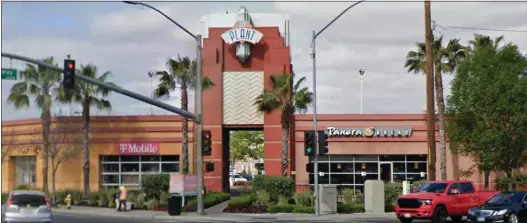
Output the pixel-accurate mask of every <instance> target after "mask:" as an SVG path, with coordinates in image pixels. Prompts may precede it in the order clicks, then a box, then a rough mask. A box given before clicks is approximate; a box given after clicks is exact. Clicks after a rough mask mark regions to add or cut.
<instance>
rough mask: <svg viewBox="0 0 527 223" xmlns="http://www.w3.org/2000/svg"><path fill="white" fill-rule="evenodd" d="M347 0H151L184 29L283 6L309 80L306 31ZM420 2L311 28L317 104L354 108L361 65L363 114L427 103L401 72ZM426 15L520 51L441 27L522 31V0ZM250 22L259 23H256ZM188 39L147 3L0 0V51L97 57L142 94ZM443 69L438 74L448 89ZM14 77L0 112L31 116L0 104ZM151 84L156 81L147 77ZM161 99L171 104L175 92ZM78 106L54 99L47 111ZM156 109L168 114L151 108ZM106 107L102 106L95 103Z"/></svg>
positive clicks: (358, 12)
mask: <svg viewBox="0 0 527 223" xmlns="http://www.w3.org/2000/svg"><path fill="white" fill-rule="evenodd" d="M350 4H351V3H343V2H340V3H335V2H316V3H315V2H268V3H262V2H258V3H256V2H229V3H221V2H213V3H211V2H206V3H205V2H202V3H200V2H194V3H183V2H152V3H151V5H152V6H154V7H157V8H158V9H160V10H162V11H163V12H165V13H166V14H168V15H169V16H171V17H172V18H173V19H175V20H176V21H178V22H180V23H181V24H183V25H184V26H185V27H187V28H188V29H189V30H191V31H192V32H196V33H197V32H199V31H200V30H202V29H203V28H202V26H201V24H200V23H199V19H200V17H201V16H202V15H204V14H206V13H225V12H226V11H229V12H236V11H237V9H238V8H239V7H240V6H246V7H247V9H248V10H249V12H255V13H256V12H258V13H266V12H267V13H274V12H283V13H287V14H289V15H290V16H291V45H292V55H293V65H294V68H295V72H296V74H297V75H298V76H307V77H308V79H307V80H308V81H307V83H306V84H307V85H308V86H310V87H311V86H312V76H311V75H312V74H311V60H310V57H309V46H310V36H311V32H312V30H319V29H321V28H322V27H323V26H324V25H325V24H327V23H328V22H329V21H330V20H331V19H332V18H333V17H334V16H336V15H337V14H338V13H340V11H341V10H342V9H344V8H345V7H346V6H348V5H350ZM423 14H424V12H423V3H422V2H396V1H393V2H390V1H384V2H373V1H370V2H364V3H362V4H359V5H358V6H356V7H355V8H353V9H351V10H350V11H349V12H348V13H347V14H345V15H344V16H342V17H341V19H339V20H338V21H337V22H335V23H334V24H333V25H332V26H331V27H330V28H329V29H327V30H326V31H325V32H324V33H323V34H321V35H320V36H319V39H318V42H317V67H318V69H317V75H318V78H317V91H318V97H317V99H318V111H319V113H359V112H360V99H359V98H360V97H359V95H360V87H359V86H360V81H359V73H358V70H359V69H364V70H366V73H365V80H364V91H363V92H364V112H365V113H418V112H422V111H423V110H424V108H425V97H424V96H425V79H424V77H423V76H422V75H413V74H408V73H407V72H406V69H405V68H404V67H403V64H404V58H405V56H406V53H407V52H408V51H409V50H413V49H414V48H415V46H414V44H415V42H418V41H423V39H424V21H423V17H424V16H423ZM432 19H433V20H434V21H436V24H437V25H438V26H437V27H436V29H435V35H444V36H445V39H450V38H460V39H462V42H463V43H466V42H467V41H468V40H469V39H471V38H472V36H473V33H474V32H477V33H480V34H486V35H491V36H499V35H504V36H505V39H506V41H510V42H513V43H515V44H517V45H519V46H520V48H521V49H522V51H523V52H525V53H527V32H499V31H474V30H467V29H456V28H449V27H474V28H490V29H506V30H527V2H481V1H480V2H459V3H456V2H437V3H433V4H432ZM255 25H256V26H258V24H255ZM192 41H193V40H192V39H191V38H189V37H188V36H186V34H185V33H183V32H182V31H181V30H179V29H178V28H177V27H176V26H174V25H173V24H171V23H170V22H169V21H168V20H166V19H165V18H163V17H162V16H160V15H159V14H156V13H155V12H154V11H152V10H149V9H147V8H142V7H137V6H133V5H128V4H124V3H121V2H2V52H10V53H16V54H22V55H25V56H29V57H33V58H43V57H47V56H53V57H55V58H56V59H57V60H58V61H59V63H62V62H61V61H62V59H63V58H64V57H65V56H66V55H67V54H70V55H71V56H72V58H74V59H76V60H77V63H81V64H87V63H93V64H96V65H97V66H98V68H99V70H100V71H111V72H112V73H113V76H112V78H111V81H113V82H115V83H117V84H119V85H120V86H122V87H124V88H127V89H130V90H133V91H135V92H138V93H141V94H143V95H149V94H150V93H149V92H151V91H150V79H149V77H148V75H147V73H148V71H152V70H160V69H163V68H164V62H165V60H166V59H167V58H168V57H169V56H176V55H177V54H178V53H179V54H180V55H183V56H189V57H194V56H195V52H194V45H193V42H192ZM10 66H12V67H14V68H17V69H22V68H23V67H24V64H23V63H21V62H18V61H12V62H10V61H9V60H7V59H4V58H2V67H3V68H7V67H10ZM450 80H451V77H445V81H444V83H445V87H446V88H447V90H446V91H445V92H446V93H447V92H448V89H449V86H448V85H449V82H450ZM13 84H14V81H5V80H2V91H1V92H2V120H13V119H23V118H36V117H39V111H38V110H37V109H36V108H35V107H32V108H30V109H23V110H19V111H16V110H15V109H14V107H13V106H12V105H9V104H7V97H8V94H9V90H10V88H11V86H12V85H13ZM153 84H154V86H155V84H156V81H155V80H154V81H153ZM174 95H175V96H173V97H171V98H170V99H169V100H167V102H168V103H170V104H172V105H175V106H178V107H179V97H178V96H177V95H178V94H174ZM109 99H110V100H111V102H112V104H113V110H112V111H111V112H110V114H112V115H146V114H149V113H150V108H149V105H145V104H143V103H141V102H138V101H135V100H134V99H130V98H127V97H125V96H122V95H119V94H115V93H114V94H112V95H111V96H110V98H109ZM60 109H62V110H64V111H66V112H67V111H68V110H73V111H80V109H78V108H77V107H76V106H72V107H71V109H70V106H62V107H61V108H59V106H56V108H55V109H54V112H55V113H56V112H58V111H59V110H60ZM153 113H154V114H169V113H168V112H166V111H163V110H161V109H156V108H154V109H153ZM94 114H100V115H106V114H108V113H107V112H94Z"/></svg>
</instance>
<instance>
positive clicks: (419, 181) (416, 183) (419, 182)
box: [410, 180, 426, 190]
mask: <svg viewBox="0 0 527 223" xmlns="http://www.w3.org/2000/svg"><path fill="white" fill-rule="evenodd" d="M424 183H426V180H418V181H413V182H412V183H411V185H410V190H413V189H417V188H418V187H419V186H421V184H424Z"/></svg>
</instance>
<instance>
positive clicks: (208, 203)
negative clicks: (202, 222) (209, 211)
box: [183, 192, 231, 212]
mask: <svg viewBox="0 0 527 223" xmlns="http://www.w3.org/2000/svg"><path fill="white" fill-rule="evenodd" d="M229 199H231V196H230V195H229V194H228V193H223V192H209V193H207V194H206V195H205V196H204V197H203V206H204V208H210V207H212V206H214V205H217V204H220V203H221V202H224V201H228V200H229ZM197 205H198V202H197V201H196V200H190V201H189V202H188V203H187V205H186V206H185V207H184V208H183V211H185V212H194V211H196V210H197Z"/></svg>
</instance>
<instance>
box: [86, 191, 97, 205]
mask: <svg viewBox="0 0 527 223" xmlns="http://www.w3.org/2000/svg"><path fill="white" fill-rule="evenodd" d="M98 200H99V192H90V193H89V194H88V206H95V205H97V201H98Z"/></svg>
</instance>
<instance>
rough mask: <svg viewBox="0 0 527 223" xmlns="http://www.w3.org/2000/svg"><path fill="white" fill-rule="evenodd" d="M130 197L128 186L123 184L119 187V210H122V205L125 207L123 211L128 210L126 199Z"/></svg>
mask: <svg viewBox="0 0 527 223" xmlns="http://www.w3.org/2000/svg"><path fill="white" fill-rule="evenodd" d="M127 199H128V191H127V190H126V187H124V186H121V187H120V188H119V206H118V207H117V211H121V205H122V207H123V209H122V210H123V211H126V200H127Z"/></svg>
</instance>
